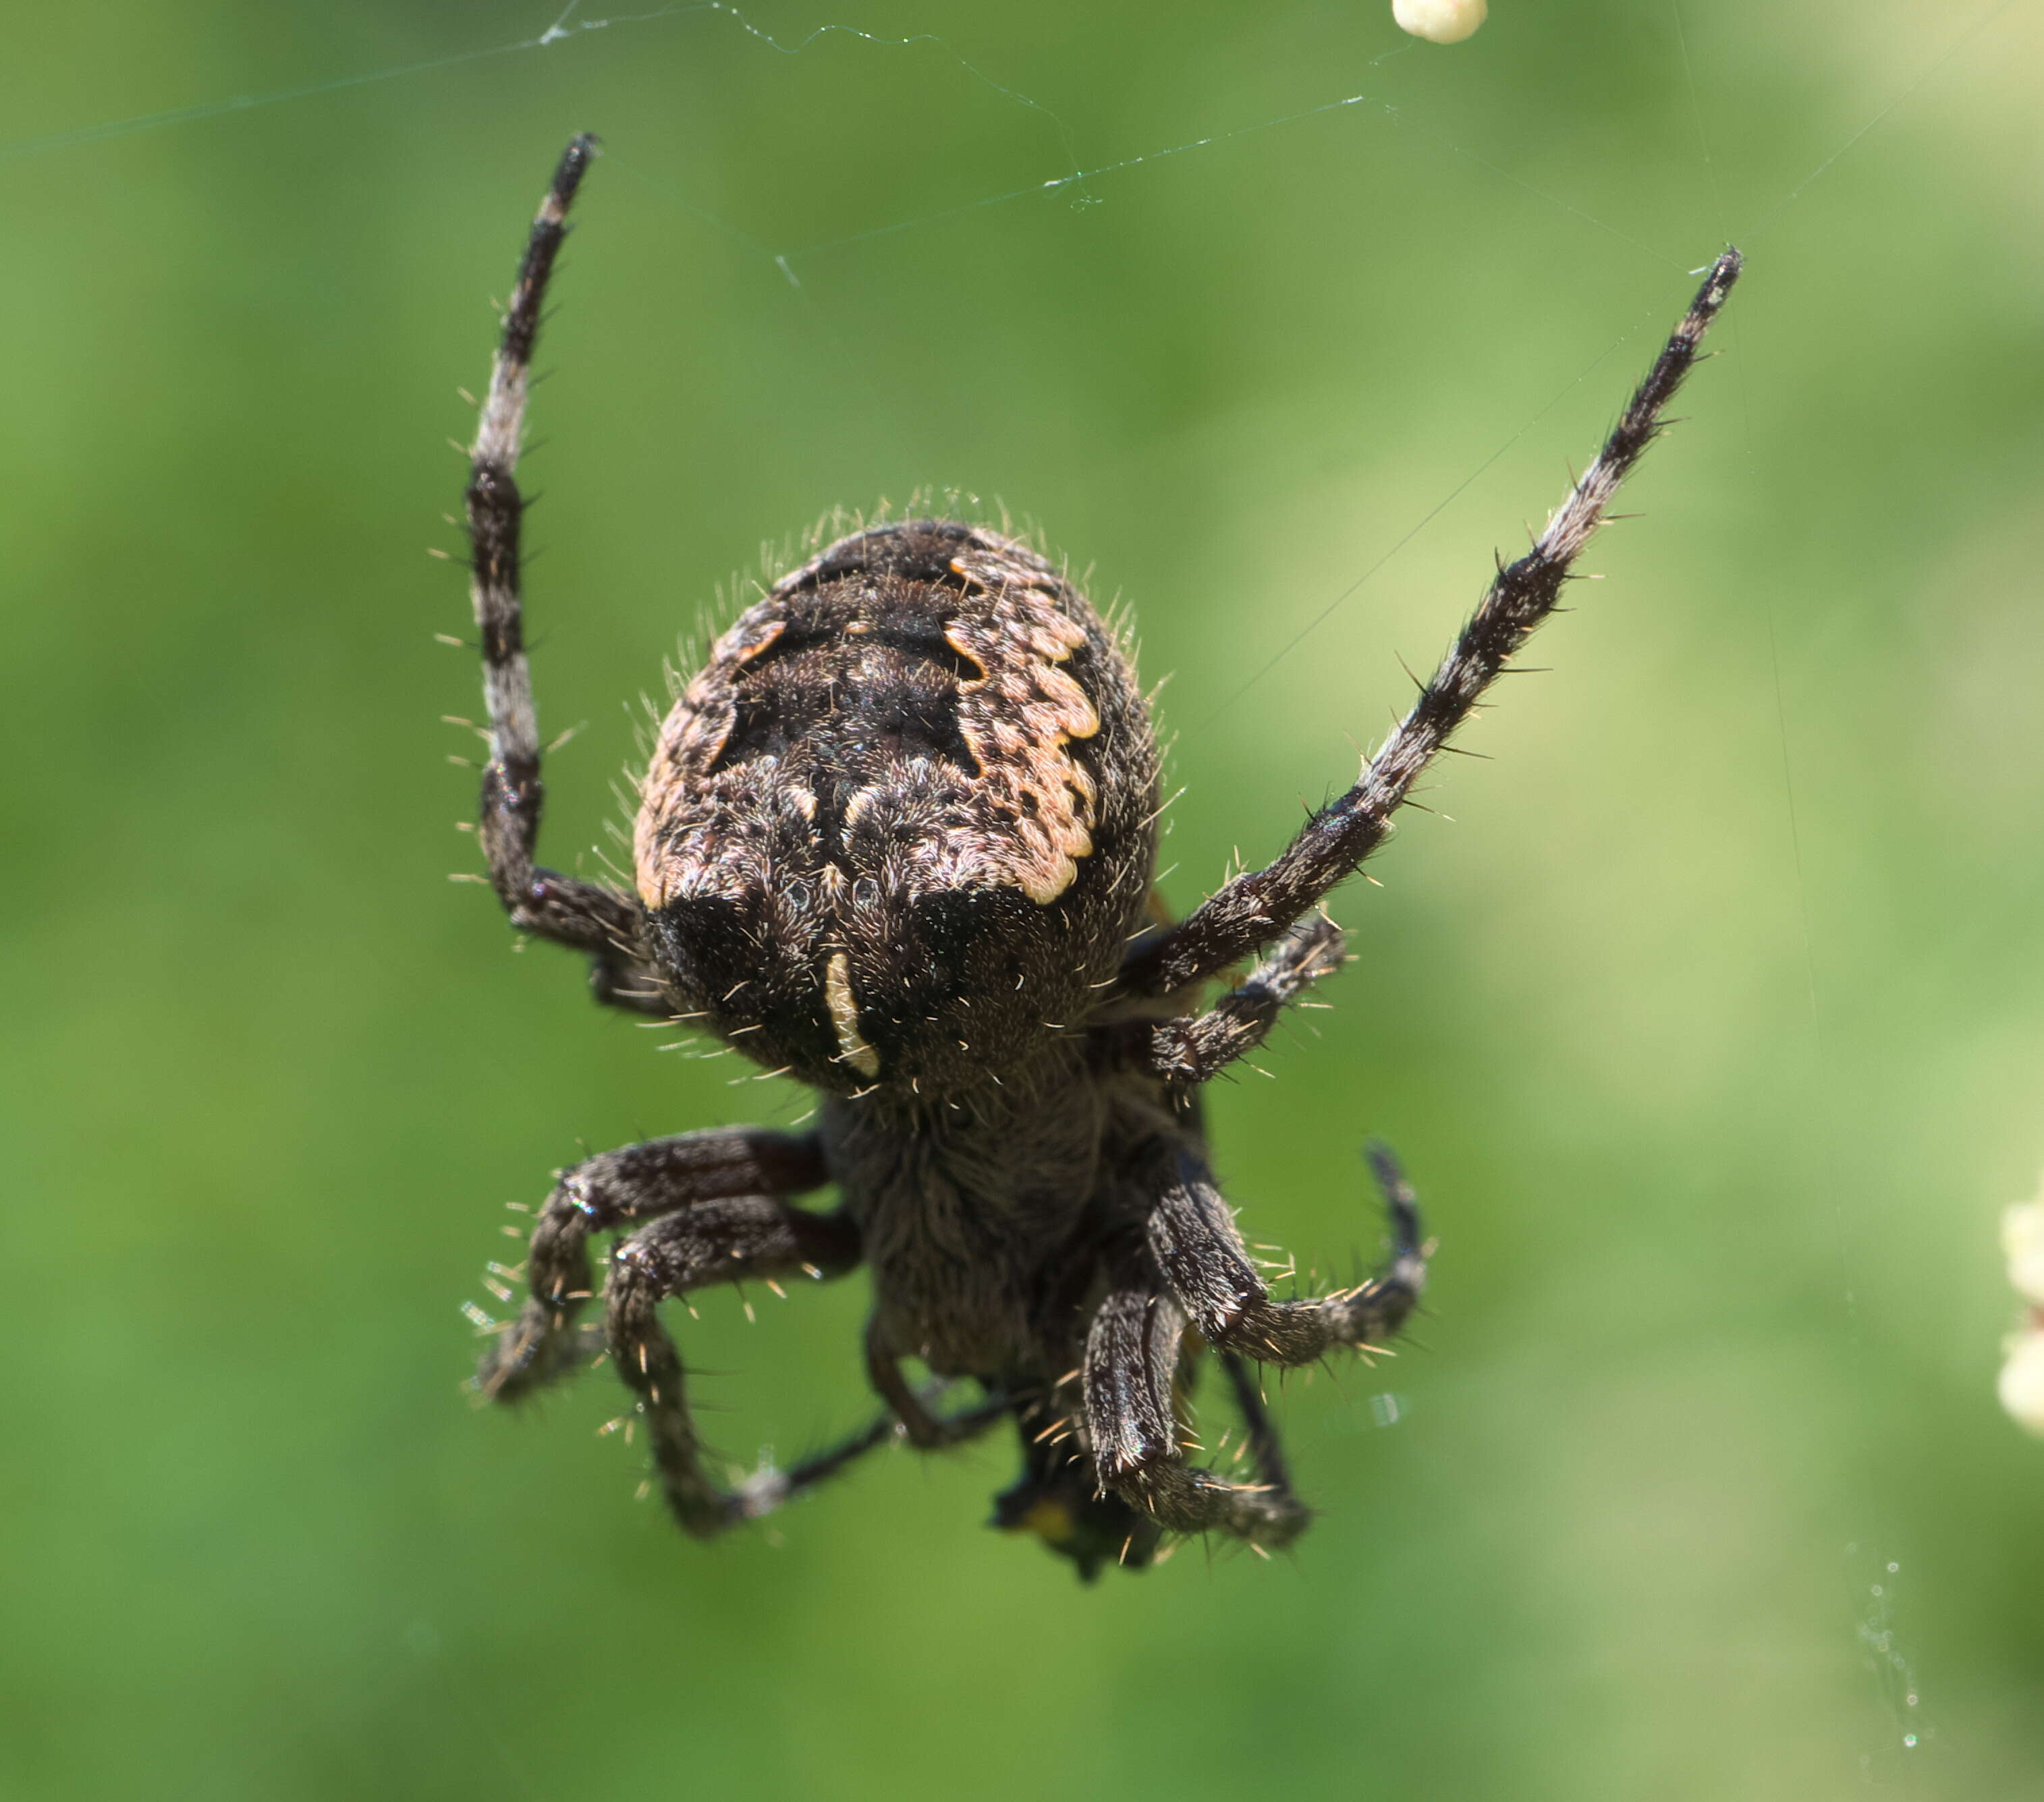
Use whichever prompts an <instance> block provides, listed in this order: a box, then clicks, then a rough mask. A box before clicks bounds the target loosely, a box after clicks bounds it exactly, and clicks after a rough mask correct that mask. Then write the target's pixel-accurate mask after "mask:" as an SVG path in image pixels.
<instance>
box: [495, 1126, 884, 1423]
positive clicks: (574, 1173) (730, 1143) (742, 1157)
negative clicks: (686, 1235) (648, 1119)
mask: <svg viewBox="0 0 2044 1802" xmlns="http://www.w3.org/2000/svg"><path fill="white" fill-rule="evenodd" d="M829 1180H830V1171H829V1168H828V1166H827V1165H826V1164H824V1156H823V1152H822V1149H821V1148H820V1145H819V1144H818V1142H817V1141H816V1137H814V1135H813V1134H812V1135H807V1136H804V1137H794V1136H792V1135H790V1134H788V1133H769V1132H765V1131H763V1130H761V1129H759V1128H756V1127H747V1126H740V1127H720V1128H718V1129H715V1130H713V1131H711V1132H705V1133H682V1134H681V1135H680V1136H679V1137H675V1138H670V1139H650V1140H648V1141H646V1143H644V1144H638V1145H628V1146H626V1147H624V1149H622V1150H621V1151H614V1152H603V1153H601V1155H600V1156H596V1157H593V1158H590V1159H587V1160H585V1161H584V1162H582V1163H581V1164H576V1165H575V1166H574V1167H573V1168H572V1169H569V1170H565V1171H562V1172H561V1173H560V1175H559V1179H557V1180H556V1182H555V1187H554V1192H553V1193H552V1194H551V1195H550V1196H548V1198H547V1203H546V1206H544V1208H542V1209H541V1210H540V1217H539V1218H538V1219H537V1220H536V1221H535V1222H534V1223H533V1225H532V1240H531V1243H530V1245H529V1248H528V1253H527V1262H526V1286H527V1289H528V1296H527V1299H526V1301H525V1304H524V1307H523V1308H522V1309H521V1310H520V1313H519V1315H518V1317H517V1319H516V1320H515V1321H513V1322H512V1323H511V1324H510V1325H509V1326H508V1327H507V1328H505V1330H504V1331H503V1332H501V1334H499V1335H498V1337H497V1338H496V1339H495V1340H494V1341H492V1343H491V1344H490V1349H489V1351H487V1352H486V1353H485V1354H484V1355H483V1359H482V1367H481V1368H480V1369H479V1370H478V1371H477V1372H476V1374H475V1379H474V1386H475V1389H476V1390H477V1391H478V1394H481V1395H482V1396H483V1397H484V1398H486V1399H487V1400H490V1401H516V1400H517V1399H519V1398H521V1397H523V1396H525V1395H528V1394H531V1393H532V1390H535V1389H537V1388H539V1387H540V1386H542V1385H543V1384H544V1383H547V1382H551V1381H552V1380H553V1379H554V1378H556V1377H559V1376H561V1375H565V1374H566V1373H567V1371H571V1370H573V1369H574V1368H575V1367H577V1366H578V1365H579V1364H582V1363H586V1361H587V1360H588V1359H590V1358H591V1357H593V1356H594V1355H595V1354H596V1353H597V1351H599V1350H601V1335H600V1334H594V1335H593V1334H591V1333H590V1332H587V1331H586V1330H585V1329H583V1328H581V1327H579V1326H578V1316H579V1315H580V1314H581V1313H582V1310H583V1309H585V1308H586V1307H587V1306H588V1305H589V1302H590V1296H591V1294H592V1282H591V1278H590V1267H589V1250H588V1245H589V1236H590V1233H603V1232H608V1231H610V1230H612V1229H614V1228H617V1227H620V1226H624V1225H629V1224H632V1223H633V1222H636V1221H644V1220H651V1219H653V1218H655V1217H658V1216H659V1215H662V1214H666V1213H673V1212H674V1210H677V1209H678V1208H687V1207H693V1206H697V1205H698V1204H700V1203H703V1202H713V1201H720V1200H724V1199H728V1198H731V1197H733V1196H740V1195H792V1194H801V1192H802V1191H803V1190H807V1189H816V1188H820V1187H822V1186H823V1185H824V1183H828V1181H829ZM816 1217H817V1218H829V1217H828V1216H816ZM840 1230H842V1229H840ZM857 1261H858V1249H857V1246H856V1243H854V1244H852V1246H851V1250H850V1253H849V1256H848V1259H841V1260H840V1261H838V1262H836V1263H832V1262H828V1261H819V1263H818V1267H819V1268H820V1269H825V1270H828V1271H831V1272H832V1274H833V1275H834V1274H836V1271H838V1270H840V1269H844V1268H848V1267H850V1264H851V1263H856V1262H857Z"/></svg>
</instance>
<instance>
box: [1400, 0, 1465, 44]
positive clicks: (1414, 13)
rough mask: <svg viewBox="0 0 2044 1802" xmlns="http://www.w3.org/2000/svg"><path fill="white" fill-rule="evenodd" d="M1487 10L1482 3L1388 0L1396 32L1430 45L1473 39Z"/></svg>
mask: <svg viewBox="0 0 2044 1802" xmlns="http://www.w3.org/2000/svg"><path fill="white" fill-rule="evenodd" d="M1489 10H1490V9H1489V6H1488V5H1487V4H1486V3H1485V0H1391V16H1392V17H1393V18H1394V19H1396V20H1397V21H1398V25H1399V29H1401V30H1403V31H1409V32H1410V33H1412V35H1413V36H1415V37H1423V38H1425V39H1426V40H1427V42H1428V43H1429V44H1459V43H1461V42H1462V40H1463V39H1464V38H1466V37H1470V36H1474V35H1475V33H1476V28H1477V26H1478V25H1481V24H1482V23H1483V21H1484V15H1485V13H1488V12H1489Z"/></svg>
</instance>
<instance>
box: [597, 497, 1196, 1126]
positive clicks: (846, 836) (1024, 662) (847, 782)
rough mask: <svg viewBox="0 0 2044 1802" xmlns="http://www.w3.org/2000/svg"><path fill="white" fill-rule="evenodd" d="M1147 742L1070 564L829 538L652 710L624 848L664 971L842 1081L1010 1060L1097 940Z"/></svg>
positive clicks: (1028, 1046)
mask: <svg viewBox="0 0 2044 1802" xmlns="http://www.w3.org/2000/svg"><path fill="white" fill-rule="evenodd" d="M1156 786H1157V757H1156V750H1155V741H1154V739H1153V737H1152V734H1151V729H1150V724H1149V720H1148V718H1147V713H1146V711H1145V710H1144V708H1143V704H1142V701H1141V700H1140V697H1139V696H1138V694H1137V692H1136V690H1135V679H1134V673H1133V671H1132V669H1131V668H1130V665H1129V663H1128V658H1126V656H1125V655H1124V654H1123V652H1122V650H1121V649H1120V646H1119V645H1118V644H1117V642H1116V640H1115V638H1114V637H1113V635H1112V634H1111V633H1110V632H1109V631H1108V628H1107V627H1106V626H1105V624H1104V623H1102V622H1101V619H1100V617H1099V615H1097V613H1096V612H1094V611H1093V608H1092V607H1091V606H1090V605H1089V604H1088V603H1087V601H1086V600H1085V597H1084V596H1082V595H1081V594H1080V593H1079V592H1078V590H1077V589H1074V588H1073V587H1072V586H1071V585H1070V584H1069V583H1068V582H1066V581H1064V579H1063V578H1062V577H1060V576H1059V575H1058V573H1056V571H1055V570H1054V569H1052V568H1051V566H1050V565H1049V564H1048V563H1047V562H1045V561H1044V560H1043V558H1041V557H1039V556H1038V555H1037V554H1035V552H1034V551H1032V550H1030V549H1029V548H1028V547H1027V546H1024V545H1022V544H1020V543H1017V542H1016V541H1015V540H1014V539H1009V538H1006V537H1004V536H1002V535H1000V534H998V533H995V532H992V531H986V530H985V529H984V528H982V527H972V526H965V525H959V524H955V523H950V522H947V521H927V520H918V521H910V522H906V523H902V524H901V525H897V526H889V527H878V528H876V529H874V530H873V531H865V532H860V533H858V534H855V535H853V536H852V537H850V538H847V539H843V540H841V541H840V542H839V543H836V544H834V545H832V546H830V547H829V548H828V550H825V551H824V553H823V554H821V555H820V556H819V557H817V558H814V559H813V560H812V561H811V562H809V563H808V564H806V565H805V566H803V567H802V568H801V569H797V570H796V571H795V572H794V573H792V574H791V575H790V576H788V577H786V578H784V579H783V580H782V581H781V582H779V583H778V584H777V585H775V587H774V589H772V590H771V591H770V592H769V593H768V594H767V596H765V597H764V598H763V600H760V601H759V603H758V604H755V606H753V607H752V608H749V609H747V612H745V613H744V614H743V615H742V616H741V617H740V619H739V620H738V621H737V622H736V624H734V625H733V626H732V628H731V630H730V631H728V632H727V633H726V634H725V635H724V637H723V638H721V639H720V641H719V642H718V643H717V646H716V647H715V649H714V650H713V652H712V654H711V657H710V660H709V663H708V664H707V665H705V667H704V669H702V670H701V672H700V673H698V674H697V676H696V677H695V678H694V680H693V681H691V682H690V684H689V685H688V687H687V688H686V690H685V691H684V692H683V693H682V696H681V698H680V700H678V702H677V703H676V704H675V706H674V710H673V711H672V712H671V713H670V715H669V716H668V718H667V722H666V723H665V725H664V726H663V728H662V730H661V734H660V738H659V744H658V746H657V747H656V749H655V753H654V757H653V761H652V766H651V769H650V771H649V772H648V773H647V778H646V781H645V784H644V792H643V803H642V806H641V809H640V815H639V821H638V827H637V831H636V843H635V856H636V865H637V870H636V874H637V880H638V887H639V891H640V899H641V901H642V902H643V903H644V905H645V907H646V908H647V912H648V914H649V917H650V918H651V921H652V922H653V925H654V928H655V937H656V941H657V943H658V945H659V949H660V950H661V952H662V953H663V959H662V960H663V965H664V966H665V968H666V973H667V976H668V978H669V980H670V982H671V983H673V985H674V988H675V991H676V992H677V994H678V996H680V997H681V998H682V999H685V1000H686V1002H687V1003H689V1005H690V1008H691V1010H699V1011H701V1012H702V1013H703V1014H705V1015H706V1016H707V1020H708V1023H709V1025H710V1026H711V1027H712V1029H714V1030H717V1031H719V1032H720V1033H723V1034H724V1036H725V1037H728V1038H729V1039H731V1040H732V1042H734V1043H736V1044H737V1045H740V1047H741V1049H744V1050H746V1051H747V1052H748V1053H749V1054H751V1055H754V1056H758V1057H759V1058H760V1059H761V1060H763V1061H766V1062H769V1063H770V1064H773V1065H774V1066H776V1067H779V1066H787V1067H789V1068H792V1069H793V1070H794V1071H796V1072H797V1073H799V1074H800V1075H802V1076H803V1077H804V1078H805V1079H808V1080H809V1081H812V1082H815V1083H820V1084H822V1085H823V1086H824V1087H830V1088H833V1089H836V1090H839V1091H841V1092H842V1091H852V1090H858V1089H870V1088H871V1087H874V1086H876V1085H878V1086H881V1087H888V1088H890V1089H893V1088H899V1089H901V1090H903V1091H908V1092H911V1093H915V1094H930V1093H938V1092H947V1091H955V1090H957V1089H959V1088H962V1087H970V1086H972V1085H973V1084H974V1083H977V1082H978V1081H980V1080H982V1079H984V1075H985V1072H987V1071H988V1070H989V1069H992V1070H994V1071H997V1072H1007V1071H1009V1070H1012V1069H1014V1068H1016V1067H1017V1066H1018V1065H1020V1066H1022V1067H1025V1068H1026V1066H1027V1065H1028V1064H1029V1063H1030V1062H1031V1061H1032V1051H1033V1049H1034V1048H1035V1047H1036V1046H1037V1045H1041V1044H1045V1043H1047V1041H1049V1039H1050V1038H1051V1037H1054V1036H1055V1029H1058V1028H1061V1026H1062V1024H1063V1023H1065V1022H1069V1021H1070V1019H1071V1018H1072V1017H1073V1015H1074V1012H1075V1011H1076V1010H1078V1008H1079V1007H1080V1006H1082V1005H1083V1003H1084V1002H1085V999H1086V998H1087V995H1088V993H1089V985H1091V984H1093V983H1098V982H1101V981H1103V980H1105V979H1106V978H1108V976H1111V975H1112V972H1113V971H1114V970H1115V968H1116V967H1117V965H1118V963H1119V960H1120V956H1121V953H1122V949H1123V947H1124V945H1125V943H1126V941H1127V938H1128V935H1129V934H1130V933H1131V931H1132V930H1135V926H1136V924H1137V923H1138V922H1139V919H1140V917H1141V914H1142V909H1143V900H1144V897H1145V895H1147V891H1148V887H1149V882H1150V876H1151V865H1152V863H1153V861H1154V854H1155V826H1154V815H1155V808H1156Z"/></svg>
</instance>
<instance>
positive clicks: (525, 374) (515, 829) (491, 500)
mask: <svg viewBox="0 0 2044 1802" xmlns="http://www.w3.org/2000/svg"><path fill="white" fill-rule="evenodd" d="M595 154H596V140H595V139H594V138H593V137H590V136H588V135H587V134H586V133H585V134H584V135H583V136H580V137H578V138H576V139H575V140H574V142H573V143H571V144H570V145H569V146H568V148H567V154H566V155H563V157H562V159H561V161H560V166H559V168H557V169H556V170H555V171H554V179H553V182H552V185H551V186H550V187H549V188H548V190H547V197H546V198H545V199H544V201H541V202H540V211H539V215H538V217H536V219H534V220H533V221H532V236H531V237H530V239H529V240H528V241H527V243H526V246H525V256H524V261H523V262H522V263H521V264H520V265H519V268H518V279H517V284H516V286H514V287H513V289H512V291H511V304H510V305H509V307H508V308H507V309H505V315H504V337H503V341H502V343H501V345H500V346H499V347H498V352H497V357H496V360H495V362H494V363H493V364H492V365H491V367H490V392H489V393H488V395H487V396H486V397H485V399H484V401H483V403H482V418H481V420H479V421H478V424H477V426H476V431H475V443H474V447H472V448H471V451H470V453H469V455H470V468H469V478H468V490H467V505H468V534H469V542H470V544H471V549H472V558H471V565H470V569H471V580H470V596H471V599H472V600H473V601H474V605H475V623H476V625H477V627H478V629H479V630H480V631H481V634H482V690H483V696H484V699H485V700H486V702H487V704H488V706H489V710H490V761H489V762H488V764H487V765H486V766H485V767H484V769H483V772H482V802H481V825H480V830H479V833H478V836H479V837H480V838H481V840H482V850H483V855H484V857H485V858H486V860H487V861H488V864H489V866H490V885H491V887H493V888H494V889H495V890H496V891H497V896H498V899H499V900H500V901H501V902H502V903H504V908H505V912H506V913H508V914H509V915H510V916H511V922H512V924H513V925H514V926H519V927H521V928H522V929H523V930H525V931H527V932H531V933H536V934H539V936H540V937H542V938H551V939H553V940H555V941H558V942H559V943H560V944H563V945H574V946H575V947H576V948H577V949H580V950H583V951H588V952H593V953H595V954H596V955H597V957H598V958H599V959H600V960H605V964H606V965H607V967H608V969H609V972H611V973H610V974H606V972H605V968H599V970H598V972H597V994H598V995H599V997H600V998H601V999H606V1000H613V999H615V1000H620V1002H621V1005H626V1006H636V1005H637V1003H636V1002H633V1001H624V1000H622V999H621V997H622V996H623V995H626V994H628V993H630V992H632V991H635V990H636V988H638V987H640V986H642V985H641V984H640V983H637V982H636V981H631V980H626V981H622V982H621V981H620V980H617V974H618V973H620V972H622V973H624V974H625V975H626V976H629V973H630V972H631V971H632V967H633V966H634V965H635V964H636V965H639V966H640V967H641V968H644V967H646V966H645V965H644V958H643V954H642V953H641V951H640V907H639V903H638V902H637V901H636V899H634V898H633V897H632V896H631V895H625V894H623V893H621V892H620V891H617V890H616V889H613V888H604V887H601V886H600V885H598V884H594V883H586V882H579V881H577V880H574V878H572V877H570V876H561V875H559V874H557V873H556V872H554V871H552V870H544V869H536V868H534V867H533V864H532V854H533V849H534V846H535V845H536V843H537V842H538V838H539V833H540V810H541V806H542V803H543V801H544V789H543V788H542V785H541V784H540V728H539V720H538V717H537V715H536V714H535V712H534V711H533V707H532V672H531V669H530V668H529V667H528V665H527V663H526V661H525V643H524V597H523V593H522V591H521V586H520V580H519V547H520V521H521V516H522V515H523V513H524V499H523V497H521V495H520V493H519V492H518V484H517V478H516V477H515V475H514V474H513V471H514V470H516V469H517V463H518V453H519V450H520V448H521V440H522V437H523V434H524V421H525V398H526V393H527V390H528V386H529V385H530V381H531V370H532V350H533V346H534V344H535V343H536V341H537V340H538V338H539V333H540V307H541V305H542V303H543V301H544V299H545V296H546V289H547V282H548V278H549V277H550V276H551V274H552V273H553V268H554V261H555V258H556V257H557V256H558V255H559V253H560V247H561V245H562V243H563V241H564V240H566V238H567V232H568V227H567V210H568V206H569V204H570V202H571V201H573V200H574V194H575V190H576V189H577V188H578V186H580V185H581V183H582V176H583V174H584V173H585V172H586V171H587V169H588V167H589V165H590V159H592V158H593V157H594V155H595ZM613 991H615V992H613ZM648 1011H664V1009H657V1010H655V1009H648Z"/></svg>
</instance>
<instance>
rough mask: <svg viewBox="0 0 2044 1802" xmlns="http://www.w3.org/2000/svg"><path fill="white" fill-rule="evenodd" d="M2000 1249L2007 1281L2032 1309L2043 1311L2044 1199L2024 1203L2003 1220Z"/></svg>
mask: <svg viewBox="0 0 2044 1802" xmlns="http://www.w3.org/2000/svg"><path fill="white" fill-rule="evenodd" d="M2001 1248H2002V1250H2003V1251H2004V1252H2005V1253H2006V1254H2007V1255H2008V1280H2009V1282H2010V1284H2011V1286H2013V1287H2014V1289H2015V1293H2016V1294H2019V1295H2020V1296H2021V1297H2022V1298H2023V1300H2024V1301H2026V1302H2028V1303H2029V1304H2030V1305H2031V1306H2032V1307H2033V1308H2044V1199H2039V1200H2038V1201H2034V1202H2021V1203H2019V1204H2018V1205H2017V1206H2015V1207H2012V1208H2009V1209H2008V1210H2005V1211H2004V1213H2003V1214H2002V1217H2001Z"/></svg>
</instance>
